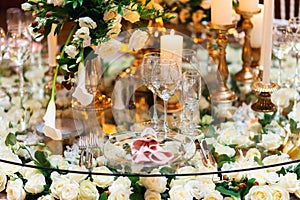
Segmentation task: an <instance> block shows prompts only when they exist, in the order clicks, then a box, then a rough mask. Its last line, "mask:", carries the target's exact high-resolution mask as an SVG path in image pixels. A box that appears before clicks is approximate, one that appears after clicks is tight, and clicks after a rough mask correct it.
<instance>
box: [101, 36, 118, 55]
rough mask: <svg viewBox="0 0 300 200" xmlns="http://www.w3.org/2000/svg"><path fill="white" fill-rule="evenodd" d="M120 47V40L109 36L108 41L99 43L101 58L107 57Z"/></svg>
mask: <svg viewBox="0 0 300 200" xmlns="http://www.w3.org/2000/svg"><path fill="white" fill-rule="evenodd" d="M121 48H122V44H121V42H120V41H118V40H115V39H113V38H111V39H110V40H109V41H107V42H105V43H102V44H100V47H99V53H100V56H101V58H107V57H109V56H113V55H114V54H116V53H117V52H118V51H119V50H120V49H121Z"/></svg>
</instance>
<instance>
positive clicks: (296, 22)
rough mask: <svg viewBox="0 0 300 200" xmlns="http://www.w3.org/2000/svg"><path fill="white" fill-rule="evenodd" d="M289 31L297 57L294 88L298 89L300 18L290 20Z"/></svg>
mask: <svg viewBox="0 0 300 200" xmlns="http://www.w3.org/2000/svg"><path fill="white" fill-rule="evenodd" d="M287 30H288V32H289V33H290V34H291V36H292V45H293V52H294V54H295V57H296V67H295V79H294V87H295V88H297V87H298V86H299V83H298V82H299V80H298V79H299V52H300V18H299V17H292V18H290V19H289V21H288V24H287Z"/></svg>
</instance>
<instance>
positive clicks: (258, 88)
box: [251, 81, 279, 112]
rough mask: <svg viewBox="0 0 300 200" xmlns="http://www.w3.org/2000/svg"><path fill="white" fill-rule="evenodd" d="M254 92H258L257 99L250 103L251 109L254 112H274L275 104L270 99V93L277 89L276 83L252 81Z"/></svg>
mask: <svg viewBox="0 0 300 200" xmlns="http://www.w3.org/2000/svg"><path fill="white" fill-rule="evenodd" d="M251 88H252V90H253V92H254V93H256V94H258V100H257V102H255V103H254V104H252V106H251V108H252V110H254V111H256V112H275V111H276V110H277V106H276V105H275V104H273V103H272V101H271V94H272V93H273V92H275V91H277V90H278V89H279V86H278V85H277V84H276V83H273V82H271V83H270V84H268V85H266V84H264V83H263V82H260V81H258V82H254V83H253V84H252V86H251Z"/></svg>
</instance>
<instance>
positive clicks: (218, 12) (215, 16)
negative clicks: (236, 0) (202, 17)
mask: <svg viewBox="0 0 300 200" xmlns="http://www.w3.org/2000/svg"><path fill="white" fill-rule="evenodd" d="M211 23H212V24H216V25H228V24H232V0H212V1H211Z"/></svg>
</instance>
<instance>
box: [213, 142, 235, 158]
mask: <svg viewBox="0 0 300 200" xmlns="http://www.w3.org/2000/svg"><path fill="white" fill-rule="evenodd" d="M213 146H214V147H215V151H216V153H218V154H219V155H222V154H225V155H227V156H229V157H232V156H234V155H235V150H234V149H233V148H231V147H229V146H225V145H222V144H219V143H214V144H213Z"/></svg>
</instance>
